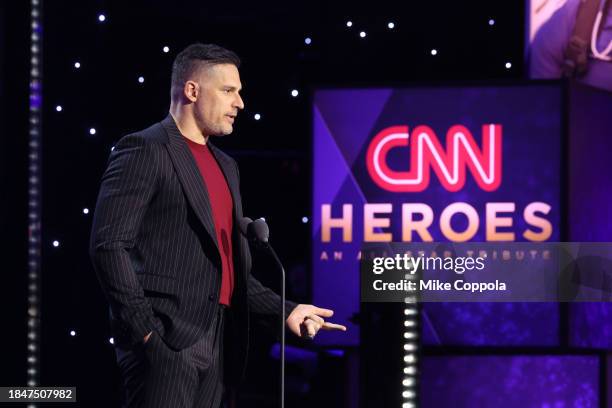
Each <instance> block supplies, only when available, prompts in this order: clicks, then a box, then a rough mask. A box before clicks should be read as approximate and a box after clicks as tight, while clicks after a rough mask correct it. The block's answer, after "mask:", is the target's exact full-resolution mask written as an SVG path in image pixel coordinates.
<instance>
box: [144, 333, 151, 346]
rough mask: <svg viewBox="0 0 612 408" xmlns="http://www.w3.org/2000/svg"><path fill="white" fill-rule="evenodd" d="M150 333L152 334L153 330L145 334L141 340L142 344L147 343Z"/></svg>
mask: <svg viewBox="0 0 612 408" xmlns="http://www.w3.org/2000/svg"><path fill="white" fill-rule="evenodd" d="M152 334H153V332H151V333H149V334H147V335H146V336H145V337H144V340H143V341H142V344H147V341H149V337H151V335H152Z"/></svg>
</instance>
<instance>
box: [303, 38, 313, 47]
mask: <svg viewBox="0 0 612 408" xmlns="http://www.w3.org/2000/svg"><path fill="white" fill-rule="evenodd" d="M311 42H312V39H311V38H310V37H306V38H304V44H306V45H310V43H311Z"/></svg>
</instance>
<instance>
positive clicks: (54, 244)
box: [53, 240, 60, 248]
mask: <svg viewBox="0 0 612 408" xmlns="http://www.w3.org/2000/svg"><path fill="white" fill-rule="evenodd" d="M59 245H60V243H59V241H57V240H56V241H53V246H54V247H55V248H57V247H59Z"/></svg>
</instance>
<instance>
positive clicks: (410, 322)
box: [404, 320, 415, 327]
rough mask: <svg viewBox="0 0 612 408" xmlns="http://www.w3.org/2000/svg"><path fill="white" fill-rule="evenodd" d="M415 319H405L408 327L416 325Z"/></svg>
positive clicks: (405, 324)
mask: <svg viewBox="0 0 612 408" xmlns="http://www.w3.org/2000/svg"><path fill="white" fill-rule="evenodd" d="M414 325H415V323H414V320H404V326H406V327H414Z"/></svg>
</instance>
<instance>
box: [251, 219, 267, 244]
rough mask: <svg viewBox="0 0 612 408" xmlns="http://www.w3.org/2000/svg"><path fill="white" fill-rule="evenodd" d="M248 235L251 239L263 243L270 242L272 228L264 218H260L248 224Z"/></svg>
mask: <svg viewBox="0 0 612 408" xmlns="http://www.w3.org/2000/svg"><path fill="white" fill-rule="evenodd" d="M247 237H249V239H250V240H253V241H255V242H259V243H262V244H267V243H268V238H270V229H269V228H268V224H266V222H265V221H264V220H263V218H258V219H256V220H255V221H253V222H252V223H250V224H248V226H247Z"/></svg>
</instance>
